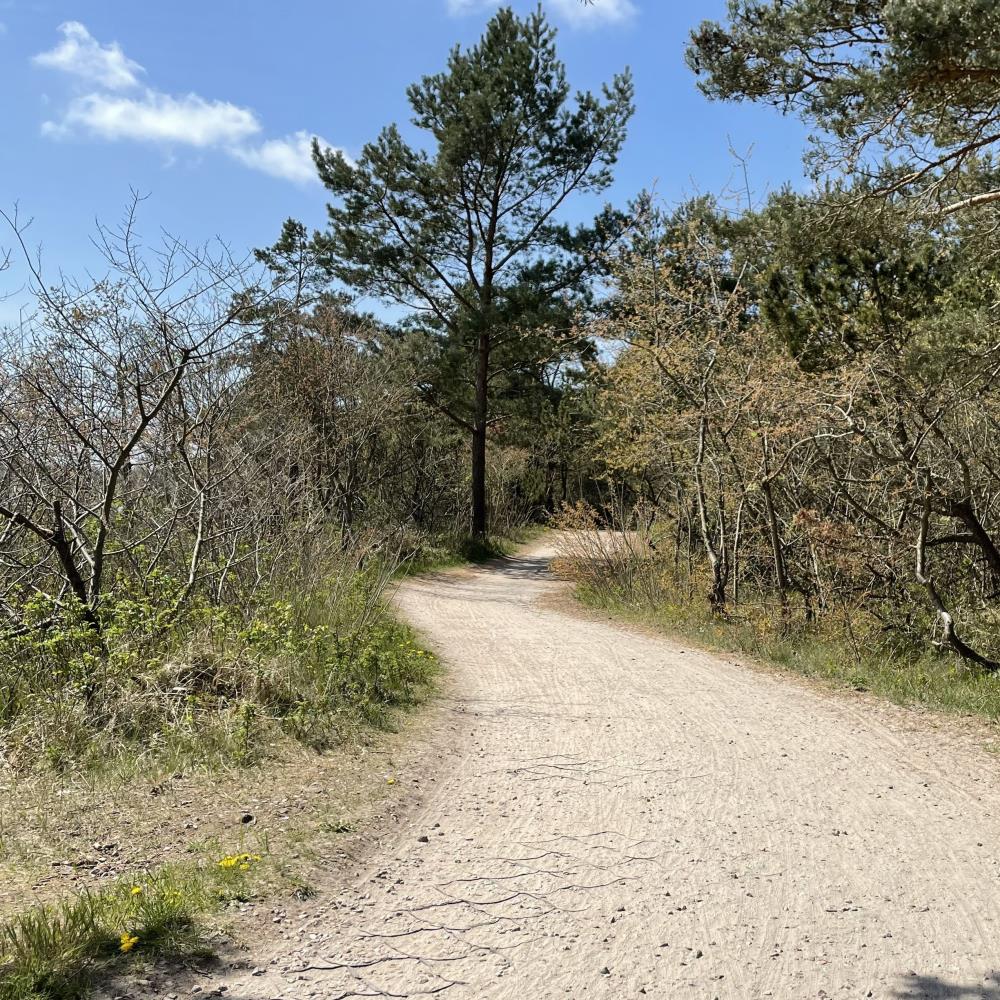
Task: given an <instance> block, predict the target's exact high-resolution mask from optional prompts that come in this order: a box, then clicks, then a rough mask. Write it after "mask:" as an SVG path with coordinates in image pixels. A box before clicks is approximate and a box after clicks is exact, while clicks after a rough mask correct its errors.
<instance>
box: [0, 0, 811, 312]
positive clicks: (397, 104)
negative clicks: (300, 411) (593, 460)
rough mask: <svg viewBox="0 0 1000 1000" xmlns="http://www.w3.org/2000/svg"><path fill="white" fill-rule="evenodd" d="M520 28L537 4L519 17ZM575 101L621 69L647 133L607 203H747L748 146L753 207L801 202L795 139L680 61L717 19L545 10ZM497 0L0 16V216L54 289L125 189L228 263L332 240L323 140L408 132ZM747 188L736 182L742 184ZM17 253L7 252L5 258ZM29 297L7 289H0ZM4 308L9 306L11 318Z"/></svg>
mask: <svg viewBox="0 0 1000 1000" xmlns="http://www.w3.org/2000/svg"><path fill="white" fill-rule="evenodd" d="M513 6H514V7H515V8H516V9H519V10H527V9H529V8H530V7H532V6H533V3H531V2H528V0H525V2H517V0H516V2H514V3H513ZM545 6H546V9H547V11H548V12H549V14H550V17H551V19H552V21H553V22H554V23H555V24H556V25H558V27H559V51H560V55H561V56H562V58H563V59H564V60H565V62H566V63H567V65H568V71H569V78H570V81H571V83H572V84H573V85H574V87H580V88H597V87H599V86H600V84H601V82H602V81H604V80H607V79H610V77H611V76H612V75H613V74H614V73H615V72H617V71H619V70H620V69H622V68H623V67H624V66H626V65H630V66H631V67H632V70H633V73H634V75H635V82H636V103H637V108H638V110H637V114H636V117H635V119H634V122H633V125H632V128H631V132H630V137H629V141H628V144H627V146H626V148H625V151H624V154H623V156H622V159H621V163H620V167H619V169H618V171H617V178H616V183H615V187H614V189H613V190H612V192H611V193H610V195H609V199H610V200H612V201H614V202H616V203H619V204H621V203H624V202H625V201H627V200H628V199H629V198H630V197H632V196H634V195H635V194H636V193H637V192H638V191H640V190H641V189H643V188H647V187H652V186H655V188H656V190H657V192H658V194H659V195H660V196H661V197H662V198H663V199H664V200H666V201H667V202H675V201H677V200H680V199H682V198H684V197H686V196H689V195H691V194H694V193H699V192H719V191H721V190H722V189H724V188H725V187H726V186H727V185H735V182H736V181H737V179H738V172H737V171H736V169H735V167H734V162H733V160H732V158H731V156H730V155H729V152H728V149H729V146H730V144H731V145H732V146H733V147H734V148H736V149H738V150H740V151H746V150H747V149H748V148H749V147H751V146H752V147H753V155H752V158H751V162H750V175H751V181H752V184H753V187H754V190H755V193H756V194H757V195H758V196H759V195H761V194H763V193H764V192H765V191H766V190H768V189H772V188H774V187H777V186H779V185H780V184H782V183H783V182H785V181H792V182H793V183H795V184H796V185H801V184H802V183H803V181H802V167H801V151H802V147H803V141H804V139H803V137H804V132H803V129H802V127H801V125H800V124H799V123H798V122H796V121H794V120H792V119H787V118H783V117H781V115H780V114H778V113H777V112H775V111H772V110H771V109H763V108H755V107H751V106H731V105H718V104H711V103H710V102H708V101H706V100H705V99H704V98H703V97H702V96H701V95H700V93H699V92H698V90H697V88H696V86H695V79H694V77H693V76H692V74H691V73H690V71H689V70H688V69H687V68H686V66H685V65H684V61H683V50H684V45H685V41H686V38H687V34H688V32H689V31H690V29H691V28H692V27H693V26H694V24H695V23H696V22H698V21H700V20H701V19H702V18H705V17H714V16H719V15H721V13H722V11H723V8H724V0H699V2H697V3H694V4H682V3H675V2H673V0H596V3H595V4H594V5H593V6H592V7H590V8H581V7H580V5H579V4H578V3H577V0H546V3H545ZM495 7H496V4H495V3H490V2H488V0H353V2H352V0H286V2H285V3H283V4H281V5H278V4H275V3H273V2H264V0H199V2H194V0H172V2H171V3H156V4H153V3H142V2H138V3H137V2H135V0H129V2H124V0H103V2H100V3H98V2H93V0H77V2H69V0H0V104H2V111H3V116H2V126H0V127H2V130H3V131H2V136H3V141H2V142H0V207H3V208H5V209H10V208H11V207H12V205H13V204H14V203H15V202H17V203H18V204H19V209H20V212H21V213H22V215H23V216H30V217H32V218H33V220H34V221H33V224H32V227H31V231H30V237H29V238H30V240H31V242H32V243H33V244H40V245H41V246H42V249H43V253H44V259H45V261H46V263H47V266H48V268H49V269H51V270H56V269H58V268H61V269H62V270H64V271H66V272H69V273H73V274H78V273H80V272H81V271H82V270H84V269H85V268H87V267H88V266H91V265H93V264H94V263H95V259H96V258H95V254H94V251H93V249H92V247H91V245H90V242H89V237H90V235H91V233H92V232H93V228H94V220H95V219H100V220H101V221H102V222H107V223H113V222H114V221H115V220H116V219H117V218H119V217H120V215H121V212H122V209H123V207H124V206H125V205H126V203H127V202H128V200H129V191H130V188H135V189H137V190H138V191H139V192H140V193H142V194H143V195H146V196H148V197H147V200H146V201H145V203H144V204H143V206H142V209H141V214H140V226H141V229H142V230H143V232H145V233H147V234H150V235H152V234H155V233H156V232H157V231H158V230H159V229H160V228H161V227H162V228H164V229H167V230H169V231H170V233H171V234H173V235H175V236H178V237H181V238H184V239H186V240H189V241H193V242H199V241H202V240H205V239H208V238H210V237H213V236H216V235H219V236H222V237H224V238H225V239H226V241H227V242H228V243H229V244H230V245H231V246H232V247H233V249H234V250H235V251H243V250H245V249H248V248H251V247H254V246H260V245H264V244H267V243H269V242H271V241H272V240H273V239H274V238H275V237H276V235H277V233H278V230H279V228H280V225H281V222H282V220H283V219H285V218H286V217H288V216H294V217H296V218H300V219H302V220H303V221H305V222H306V223H307V224H308V225H310V226H319V225H322V222H323V219H324V205H325V198H324V191H323V189H322V187H320V186H319V185H318V183H316V182H315V180H314V179H313V176H312V171H311V169H310V165H309V162H308V158H307V156H306V155H305V150H306V148H307V146H308V141H309V137H310V136H312V135H314V134H315V135H318V136H320V137H321V138H322V139H324V140H325V141H326V142H328V143H329V144H330V145H334V146H338V147H340V148H342V149H344V150H345V151H346V152H347V153H348V154H349V155H350V154H351V153H356V152H357V151H358V150H359V149H360V147H361V145H362V144H363V143H364V142H365V141H367V140H369V139H371V138H373V137H374V136H375V134H376V133H377V132H378V131H379V129H381V127H382V126H383V125H385V124H387V123H389V122H392V121H400V122H405V121H406V120H407V111H408V109H407V105H406V99H405V89H406V86H407V85H408V84H409V83H410V82H412V81H414V80H416V79H418V78H419V77H420V76H421V75H423V74H425V73H431V72H436V71H438V70H439V69H441V68H442V66H443V64H444V61H445V59H446V56H447V53H448V50H449V48H450V47H451V46H452V45H454V44H455V43H456V42H458V43H462V44H469V43H471V42H473V41H475V39H476V38H477V37H478V36H479V34H480V33H481V31H482V28H483V26H484V24H485V23H486V20H487V19H488V17H489V16H490V12H491V10H492V9H495ZM739 186H742V179H741V178H739ZM7 242H9V241H8V240H5V239H4V238H2V237H0V246H3V245H5V244H6V243H7ZM22 278H23V272H22V273H18V272H17V271H13V272H11V273H8V274H7V275H5V276H3V277H0V283H2V284H0V290H2V289H3V287H4V286H6V287H7V289H8V290H11V289H13V287H14V286H15V285H16V284H17V283H18V282H19V281H20V280H22ZM8 308H9V303H8Z"/></svg>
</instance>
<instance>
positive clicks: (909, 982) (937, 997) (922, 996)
mask: <svg viewBox="0 0 1000 1000" xmlns="http://www.w3.org/2000/svg"><path fill="white" fill-rule="evenodd" d="M892 995H893V996H894V997H899V998H900V1000H903V998H906V1000H1000V973H998V972H991V973H990V974H989V975H988V976H984V977H983V979H982V981H981V982H978V983H969V984H963V983H953V982H949V981H948V980H946V979H941V978H939V977H938V976H917V975H913V976H906V977H905V978H904V979H903V980H902V982H901V983H900V984H899V986H898V987H897V988H896V991H895V992H894V993H893V994H892Z"/></svg>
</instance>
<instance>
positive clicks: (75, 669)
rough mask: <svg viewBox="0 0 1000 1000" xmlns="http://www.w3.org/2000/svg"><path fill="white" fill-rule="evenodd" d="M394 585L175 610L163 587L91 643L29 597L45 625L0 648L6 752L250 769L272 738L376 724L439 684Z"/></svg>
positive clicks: (337, 580)
mask: <svg viewBox="0 0 1000 1000" xmlns="http://www.w3.org/2000/svg"><path fill="white" fill-rule="evenodd" d="M388 578H389V573H388V571H387V570H386V569H385V568H384V567H373V568H372V569H370V570H368V571H366V572H363V573H362V572H353V571H351V572H345V573H333V574H330V576H329V577H328V579H327V581H326V583H325V584H324V586H322V587H316V588H315V589H314V590H312V591H311V592H309V593H305V594H296V595H292V596H284V595H282V596H278V595H274V594H272V595H271V596H269V597H261V596H258V597H257V598H255V599H253V600H248V601H247V604H246V606H245V607H236V606H233V605H223V606H219V605H216V604H213V603H212V602H211V601H210V600H208V599H207V598H205V597H200V598H198V597H196V598H193V599H191V600H189V601H187V602H183V603H181V604H180V605H178V603H177V600H176V596H177V589H176V587H175V586H174V585H172V584H171V582H170V581H168V580H165V579H160V580H159V581H154V582H155V583H156V586H155V587H152V588H151V589H150V591H149V592H144V593H142V594H139V595H128V596H119V597H117V598H116V599H114V600H113V601H109V602H107V604H106V605H105V606H104V607H103V608H102V610H101V622H102V632H101V635H100V636H98V635H97V633H95V631H94V630H93V629H92V628H90V626H89V625H88V624H87V623H86V622H85V621H84V620H83V618H82V617H81V616H76V615H74V614H72V612H70V613H66V612H63V611H60V612H59V613H58V614H56V609H53V608H51V607H45V606H44V603H43V602H41V601H35V604H34V605H32V606H30V607H27V606H26V609H25V611H26V616H28V620H29V623H31V622H37V623H47V624H45V625H41V624H39V627H36V628H31V629H29V630H27V631H25V632H24V633H23V634H21V635H19V636H16V637H10V638H7V639H6V640H4V641H2V642H0V744H2V748H3V751H4V755H5V757H6V759H7V760H9V761H11V762H12V763H13V764H14V765H15V766H19V767H21V768H33V767H36V766H38V765H40V764H44V765H46V766H49V767H52V768H55V769H56V770H60V771H65V770H69V769H73V768H79V767H82V768H89V769H101V768H104V767H107V766H109V765H111V766H114V767H115V768H117V769H122V768H124V769H125V770H126V771H129V770H139V769H142V768H145V767H149V766H151V764H154V763H155V764H156V765H157V766H164V767H189V766H204V765H215V764H237V765H246V764H249V763H253V762H255V761H257V760H259V759H260V758H261V757H262V756H264V755H266V754H267V753H268V752H269V748H270V747H271V745H272V744H273V743H274V741H275V740H276V739H278V738H280V737H281V736H282V735H287V736H289V737H291V738H293V739H298V740H301V741H302V742H304V743H306V744H308V745H310V746H313V747H317V748H318V747H323V746H327V745H330V744H332V743H333V742H335V741H336V740H337V739H338V738H339V735H340V733H341V731H342V730H343V728H344V727H345V726H347V725H351V724H354V723H357V722H361V723H364V724H368V725H386V724H387V723H388V722H389V720H390V719H391V717H392V713H393V711H394V710H396V709H398V708H400V707H402V706H406V705H410V704H413V703H414V702H415V701H416V700H417V699H418V698H419V697H420V696H421V693H422V692H423V690H424V689H425V688H426V687H427V685H428V684H429V682H430V680H431V678H432V676H433V673H434V661H433V658H432V657H430V656H429V655H428V654H427V653H426V652H424V651H423V650H421V649H420V648H419V647H418V646H417V644H416V643H415V642H414V640H413V636H412V634H411V632H410V631H409V630H408V629H407V628H406V627H405V626H404V625H402V624H400V623H399V622H397V621H395V620H394V619H393V618H392V617H391V615H390V614H389V612H388V609H387V607H386V604H385V602H384V600H383V592H384V588H385V585H386V582H387V580H388ZM97 735H99V736H100V739H99V740H95V738H94V737H95V736H97Z"/></svg>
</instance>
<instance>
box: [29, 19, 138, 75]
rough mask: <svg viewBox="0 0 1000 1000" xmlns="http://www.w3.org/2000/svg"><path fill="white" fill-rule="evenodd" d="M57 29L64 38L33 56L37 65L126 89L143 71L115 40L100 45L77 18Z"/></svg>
mask: <svg viewBox="0 0 1000 1000" xmlns="http://www.w3.org/2000/svg"><path fill="white" fill-rule="evenodd" d="M59 32H60V34H61V35H62V36H63V40H62V41H61V42H60V43H59V44H58V45H57V46H56V47H55V48H54V49H50V50H49V51H48V52H40V53H39V54H38V55H37V56H35V58H34V60H33V62H34V63H35V64H36V65H37V66H45V67H47V68H48V69H57V70H61V71H62V72H63V73H70V74H71V75H73V76H78V77H80V79H82V80H86V81H87V82H88V83H96V84H98V85H100V86H101V87H106V88H107V89H108V90H127V89H128V88H129V87H135V86H136V85H137V84H138V83H139V74H140V73H143V72H145V71H144V70H143V68H142V67H141V66H140V65H139V64H138V63H137V62H134V61H133V60H131V59H129V58H128V57H127V56H126V55H125V53H124V52H123V51H122V48H121V46H120V45H119V44H118V43H117V42H112V43H111V44H110V45H101V43H100V42H98V41H97V39H96V38H94V36H93V35H91V33H90V32H89V31H87V29H86V28H85V27H84V26H83V25H82V24H81V23H80V22H79V21H67V22H66V23H65V24H61V25H59Z"/></svg>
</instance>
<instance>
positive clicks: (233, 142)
mask: <svg viewBox="0 0 1000 1000" xmlns="http://www.w3.org/2000/svg"><path fill="white" fill-rule="evenodd" d="M59 30H60V32H61V33H62V35H63V41H62V42H60V43H59V45H57V46H56V47H55V48H54V49H52V50H51V51H50V52H42V53H40V54H39V55H37V56H35V57H34V60H33V61H34V62H35V63H36V64H37V65H39V66H45V67H48V68H50V69H56V70H60V71H61V72H64V73H68V74H70V75H72V76H76V77H79V78H81V79H84V80H86V81H88V82H89V83H91V84H94V85H96V86H95V87H94V89H93V90H92V91H91V92H90V93H87V94H83V95H80V96H78V97H74V98H73V99H71V100H70V101H69V103H68V104H67V105H66V106H65V108H64V109H63V111H62V113H61V115H60V116H59V117H58V118H55V119H53V120H50V121H46V122H44V123H43V124H42V133H43V135H47V136H49V137H50V138H53V139H69V138H72V137H73V136H78V135H85V136H89V137H91V138H97V139H105V140H108V141H119V140H125V141H132V142H144V143H153V144H157V145H159V146H163V147H166V148H167V150H168V154H169V155H168V158H167V163H168V165H169V163H171V162H172V161H173V159H174V156H173V153H172V149H174V148H176V147H178V146H188V147H193V148H196V149H215V150H219V151H220V152H223V153H226V154H227V155H228V156H230V157H232V158H233V159H235V160H237V161H238V162H240V163H242V164H243V165H244V166H246V167H249V168H250V169H252V170H257V171H260V172H261V173H265V174H268V175H269V176H271V177H278V178H280V179H282V180H288V181H293V182H295V183H298V184H305V183H307V182H309V181H315V180H317V179H318V178H317V176H316V168H315V166H314V165H313V162H312V149H311V145H312V138H313V137H312V133H310V132H305V131H301V132H294V133H293V134H291V135H288V136H285V137H284V138H280V139H265V140H260V139H259V137H260V135H261V133H262V132H263V128H262V126H261V123H260V120H259V119H258V117H257V115H256V114H255V113H254V111H252V110H251V109H250V108H243V107H239V106H238V105H236V104H232V103H230V102H229V101H221V100H208V99H206V98H204V97H201V96H200V95H198V94H184V95H181V96H179V97H175V96H173V95H171V94H165V93H163V92H162V91H158V90H154V89H152V88H149V87H147V88H144V89H143V90H142V91H141V93H139V94H137V95H132V96H124V95H122V94H121V93H118V91H121V90H124V89H127V88H132V87H137V86H138V84H139V79H138V74H139V73H143V72H145V71H144V70H143V68H142V67H141V66H140V65H139V64H138V63H136V62H133V61H132V60H131V59H129V58H127V57H126V55H125V53H124V52H123V51H122V49H121V47H120V46H119V45H118V44H117V43H113V44H111V45H101V44H100V43H99V42H98V41H97V40H96V39H95V38H94V37H93V36H92V35H91V34H90V32H89V31H87V29H86V28H85V27H84V26H83V25H82V24H80V23H79V22H77V21H70V22H68V23H66V24H64V25H62V26H61V27H60V29H59ZM323 145H329V144H328V143H325V142H324V143H323Z"/></svg>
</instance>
